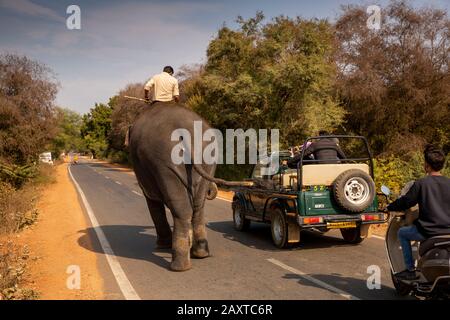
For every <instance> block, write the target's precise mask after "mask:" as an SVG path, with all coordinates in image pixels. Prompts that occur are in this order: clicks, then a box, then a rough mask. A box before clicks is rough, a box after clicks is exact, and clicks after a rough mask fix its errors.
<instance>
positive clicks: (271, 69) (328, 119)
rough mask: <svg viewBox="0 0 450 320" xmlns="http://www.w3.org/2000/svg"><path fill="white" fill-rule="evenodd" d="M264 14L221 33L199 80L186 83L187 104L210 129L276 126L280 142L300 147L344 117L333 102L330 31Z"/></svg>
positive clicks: (324, 26)
mask: <svg viewBox="0 0 450 320" xmlns="http://www.w3.org/2000/svg"><path fill="white" fill-rule="evenodd" d="M262 20H263V15H262V14H261V13H258V14H257V15H256V17H255V18H252V19H249V20H244V19H242V18H239V19H238V22H239V23H240V25H241V26H240V28H239V30H230V29H229V28H227V27H223V28H221V29H220V30H219V32H218V35H217V37H216V38H215V39H214V40H212V41H211V43H210V44H209V46H208V50H207V63H206V65H205V68H204V70H203V71H202V73H201V74H200V75H199V76H196V77H193V78H191V79H188V80H186V82H187V83H186V84H184V86H183V87H184V89H185V90H186V103H187V105H188V106H190V107H191V108H192V109H193V110H195V111H197V112H198V113H199V114H201V115H202V116H203V117H205V118H206V119H207V120H209V122H210V123H211V125H212V126H214V127H216V128H218V129H220V130H224V129H229V128H233V129H235V128H244V129H246V128H255V129H259V128H278V129H280V134H281V137H280V138H281V143H282V144H284V145H289V144H297V143H298V141H299V140H300V139H302V138H304V137H306V136H307V135H310V134H316V133H317V132H318V131H319V130H320V129H326V130H331V131H332V130H333V129H335V128H336V127H337V126H338V125H340V124H341V122H342V121H343V118H344V115H345V112H344V110H343V109H342V108H341V107H340V106H339V103H338V102H337V100H336V99H335V97H334V96H333V90H332V89H333V81H334V77H335V73H336V67H335V65H334V63H333V60H332V56H333V52H334V51H333V31H332V26H331V25H330V24H329V23H328V22H327V21H324V20H320V21H318V20H303V19H301V18H296V19H290V18H287V17H283V16H280V17H277V18H275V19H274V20H273V21H271V22H270V23H267V24H262Z"/></svg>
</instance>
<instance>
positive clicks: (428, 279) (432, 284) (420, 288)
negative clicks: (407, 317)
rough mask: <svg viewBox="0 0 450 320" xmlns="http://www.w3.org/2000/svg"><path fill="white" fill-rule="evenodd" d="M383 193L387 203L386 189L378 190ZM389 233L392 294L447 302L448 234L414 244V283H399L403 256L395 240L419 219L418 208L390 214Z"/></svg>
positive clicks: (449, 270)
mask: <svg viewBox="0 0 450 320" xmlns="http://www.w3.org/2000/svg"><path fill="white" fill-rule="evenodd" d="M411 185H412V183H409V184H407V185H406V186H405V188H404V189H403V190H402V193H401V195H404V194H406V192H407V191H408V190H409V188H410V187H411ZM381 191H382V193H383V194H384V195H385V196H386V198H387V199H388V202H389V198H390V196H391V191H390V190H389V188H388V187H386V186H382V187H381ZM389 214H390V219H389V224H388V229H387V232H386V239H385V242H386V250H387V256H388V260H389V264H390V267H391V278H392V282H393V284H394V287H395V290H396V291H397V293H398V294H399V295H401V296H407V295H409V294H413V295H414V296H416V297H419V298H423V299H450V234H448V235H441V236H436V237H432V238H428V239H426V240H424V241H420V242H418V241H415V242H413V243H412V244H411V246H412V249H413V256H414V258H415V260H416V261H417V267H416V274H417V275H418V276H419V278H418V279H417V280H404V279H399V278H398V277H397V276H396V274H397V273H399V272H401V271H403V270H405V269H406V266H405V263H404V260H403V252H402V248H401V245H400V241H399V239H398V230H399V229H400V228H401V227H403V226H407V225H411V224H412V223H413V221H414V220H415V219H417V218H418V214H419V209H418V207H414V208H411V209H409V210H406V211H405V212H390V213H389Z"/></svg>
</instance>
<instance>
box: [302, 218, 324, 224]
mask: <svg viewBox="0 0 450 320" xmlns="http://www.w3.org/2000/svg"><path fill="white" fill-rule="evenodd" d="M322 222H323V218H321V217H312V218H303V224H314V223H322Z"/></svg>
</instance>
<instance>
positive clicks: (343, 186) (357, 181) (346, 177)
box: [333, 169, 376, 213]
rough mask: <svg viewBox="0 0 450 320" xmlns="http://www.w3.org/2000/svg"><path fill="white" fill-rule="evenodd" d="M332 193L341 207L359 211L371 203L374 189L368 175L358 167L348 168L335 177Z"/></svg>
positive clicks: (355, 211) (373, 184)
mask: <svg viewBox="0 0 450 320" xmlns="http://www.w3.org/2000/svg"><path fill="white" fill-rule="evenodd" d="M333 193H334V198H335V200H336V202H337V203H338V205H339V206H340V207H341V208H343V209H345V210H347V211H350V212H354V213H359V212H363V211H364V210H366V209H367V208H368V207H369V206H370V205H371V204H372V202H373V199H374V198H375V193H376V189H375V183H374V182H373V179H372V177H371V176H370V175H368V174H367V173H365V172H364V171H362V170H359V169H350V170H347V171H344V172H343V173H341V174H340V175H339V176H338V177H337V178H336V180H335V181H334V185H333Z"/></svg>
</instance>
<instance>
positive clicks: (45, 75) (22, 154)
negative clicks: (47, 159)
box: [0, 54, 58, 165]
mask: <svg viewBox="0 0 450 320" xmlns="http://www.w3.org/2000/svg"><path fill="white" fill-rule="evenodd" d="M57 87H58V86H57V83H56V81H55V79H54V75H53V73H52V71H51V70H50V69H49V68H48V67H46V66H45V65H43V64H41V63H39V62H36V61H33V60H31V59H29V58H27V57H25V56H18V55H14V54H4V55H0V157H2V158H4V160H6V162H7V163H13V164H15V165H25V164H29V163H32V162H33V161H35V160H36V158H37V156H38V154H39V153H41V152H42V150H43V149H44V148H45V146H46V145H47V144H48V142H49V141H50V140H51V139H52V138H53V137H54V134H55V129H56V126H55V113H54V99H55V97H56V93H57Z"/></svg>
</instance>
